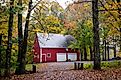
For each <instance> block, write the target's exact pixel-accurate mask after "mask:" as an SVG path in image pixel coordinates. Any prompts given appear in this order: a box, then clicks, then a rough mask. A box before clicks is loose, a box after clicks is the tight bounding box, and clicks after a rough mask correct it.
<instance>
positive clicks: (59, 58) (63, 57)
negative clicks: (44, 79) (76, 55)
mask: <svg viewBox="0 0 121 80" xmlns="http://www.w3.org/2000/svg"><path fill="white" fill-rule="evenodd" d="M57 61H66V53H57Z"/></svg>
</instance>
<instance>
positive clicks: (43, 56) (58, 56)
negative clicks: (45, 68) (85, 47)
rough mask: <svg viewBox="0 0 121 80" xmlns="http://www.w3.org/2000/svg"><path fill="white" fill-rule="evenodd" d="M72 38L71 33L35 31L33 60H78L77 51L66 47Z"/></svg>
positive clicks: (38, 61) (36, 61)
mask: <svg viewBox="0 0 121 80" xmlns="http://www.w3.org/2000/svg"><path fill="white" fill-rule="evenodd" d="M74 40H75V39H74V38H73V37H72V36H71V35H65V36H64V35H61V34H53V33H49V34H44V33H37V34H36V38H35V42H34V47H33V51H34V59H33V61H34V62H35V63H40V62H57V61H68V60H70V61H77V60H79V52H78V51H75V50H72V49H70V48H67V46H68V45H69V44H70V42H71V41H74Z"/></svg>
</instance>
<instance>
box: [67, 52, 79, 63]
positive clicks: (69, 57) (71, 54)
mask: <svg viewBox="0 0 121 80" xmlns="http://www.w3.org/2000/svg"><path fill="white" fill-rule="evenodd" d="M68 59H70V60H72V61H76V60H77V53H68Z"/></svg>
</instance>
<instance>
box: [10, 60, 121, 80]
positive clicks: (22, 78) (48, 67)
mask: <svg viewBox="0 0 121 80" xmlns="http://www.w3.org/2000/svg"><path fill="white" fill-rule="evenodd" d="M73 68H74V66H73V63H71V62H70V63H44V64H39V65H38V66H37V73H33V74H24V75H14V76H12V77H11V80H121V68H118V69H113V68H111V69H102V70H97V71H96V70H92V69H90V70H89V69H88V70H87V69H86V70H73Z"/></svg>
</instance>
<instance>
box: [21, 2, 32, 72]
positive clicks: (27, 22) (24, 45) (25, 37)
mask: <svg viewBox="0 0 121 80" xmlns="http://www.w3.org/2000/svg"><path fill="white" fill-rule="evenodd" d="M31 7H32V0H30V2H29V8H28V13H27V17H26V23H25V29H24V39H23V43H22V44H23V46H22V49H23V50H22V55H21V58H22V59H21V64H20V65H21V73H20V74H23V73H25V65H26V59H25V58H26V51H27V38H28V26H29V18H30V13H31Z"/></svg>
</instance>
